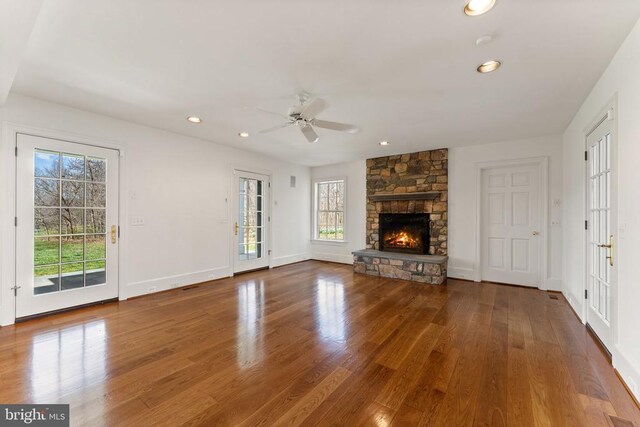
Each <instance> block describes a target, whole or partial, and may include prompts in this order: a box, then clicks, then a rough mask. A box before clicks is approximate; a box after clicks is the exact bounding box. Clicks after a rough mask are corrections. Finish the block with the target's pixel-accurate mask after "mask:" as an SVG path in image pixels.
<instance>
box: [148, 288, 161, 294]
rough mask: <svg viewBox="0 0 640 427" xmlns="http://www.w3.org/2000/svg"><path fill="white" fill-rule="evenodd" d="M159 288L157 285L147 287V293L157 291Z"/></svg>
mask: <svg viewBox="0 0 640 427" xmlns="http://www.w3.org/2000/svg"><path fill="white" fill-rule="evenodd" d="M157 290H158V288H157V287H155V286H149V287H148V288H147V293H148V294H150V293H151V292H155V291H157Z"/></svg>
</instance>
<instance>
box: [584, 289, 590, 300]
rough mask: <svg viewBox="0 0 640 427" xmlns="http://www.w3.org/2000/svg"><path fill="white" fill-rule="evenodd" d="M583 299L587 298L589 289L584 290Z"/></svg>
mask: <svg viewBox="0 0 640 427" xmlns="http://www.w3.org/2000/svg"><path fill="white" fill-rule="evenodd" d="M584 299H589V291H588V290H586V289H585V290H584Z"/></svg>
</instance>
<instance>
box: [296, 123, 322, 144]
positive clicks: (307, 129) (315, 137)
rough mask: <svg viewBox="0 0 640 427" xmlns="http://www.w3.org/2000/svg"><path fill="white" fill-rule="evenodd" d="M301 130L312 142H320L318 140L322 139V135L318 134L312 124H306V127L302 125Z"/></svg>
mask: <svg viewBox="0 0 640 427" xmlns="http://www.w3.org/2000/svg"><path fill="white" fill-rule="evenodd" d="M300 130H301V131H302V133H303V134H304V137H305V138H307V141H309V142H310V143H312V144H313V143H314V142H318V140H319V139H320V137H319V136H318V134H317V133H316V131H315V130H313V128H312V127H311V125H306V126H305V127H301V128H300Z"/></svg>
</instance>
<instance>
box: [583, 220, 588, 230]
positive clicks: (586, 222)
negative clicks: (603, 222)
mask: <svg viewBox="0 0 640 427" xmlns="http://www.w3.org/2000/svg"><path fill="white" fill-rule="evenodd" d="M584 229H585V230H588V229H589V221H587V220H586V219H585V220H584Z"/></svg>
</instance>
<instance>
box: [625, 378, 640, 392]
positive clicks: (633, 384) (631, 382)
mask: <svg viewBox="0 0 640 427" xmlns="http://www.w3.org/2000/svg"><path fill="white" fill-rule="evenodd" d="M627 385H628V386H629V388H630V389H631V391H632V392H633V394H635V395H636V396H637V395H638V384H636V382H635V381H634V380H633V378H631V377H627Z"/></svg>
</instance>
